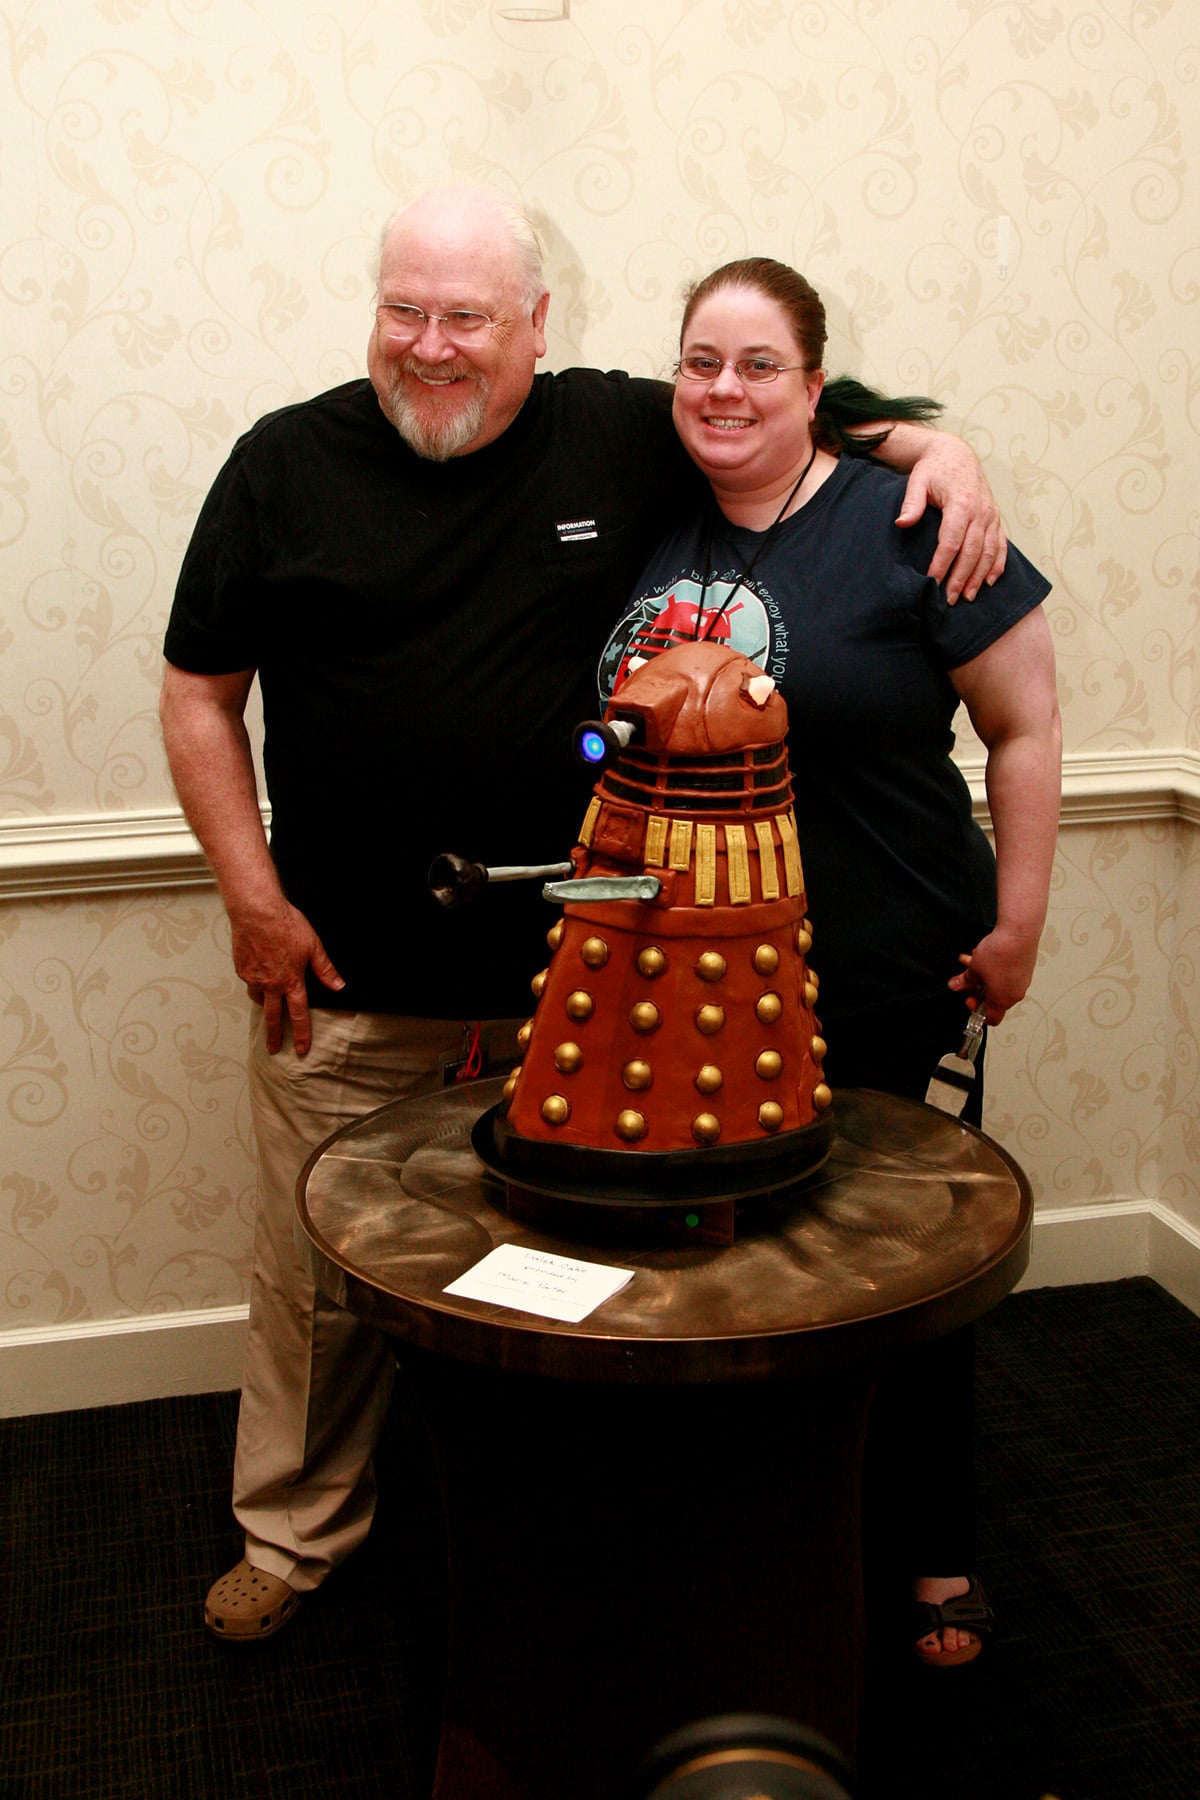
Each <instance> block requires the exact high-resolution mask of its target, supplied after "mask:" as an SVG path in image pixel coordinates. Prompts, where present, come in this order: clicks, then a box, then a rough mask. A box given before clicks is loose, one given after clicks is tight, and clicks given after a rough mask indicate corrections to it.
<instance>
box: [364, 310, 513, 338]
mask: <svg viewBox="0 0 1200 1800" xmlns="http://www.w3.org/2000/svg"><path fill="white" fill-rule="evenodd" d="M375 310H376V314H377V316H378V318H379V321H380V323H381V324H382V325H385V326H386V327H387V330H388V332H389V333H390V335H391V336H392V337H395V338H419V337H420V335H421V333H422V332H423V331H424V329H425V327H426V325H428V324H429V322H430V320H433V321H434V323H435V324H438V325H440V326H441V327H442V330H443V331H444V332H445V334H446V336H447V337H448V338H453V339H455V340H457V339H459V338H473V337H478V336H479V335H480V334H481V333H482V332H485V331H494V330H495V329H496V327H497V325H498V324H499V323H500V321H499V319H489V318H488V316H487V314H486V313H481V312H464V311H462V310H461V309H460V310H458V311H455V312H448V313H427V312H423V311H422V309H421V308H420V307H419V306H406V305H403V304H400V303H396V302H392V301H387V302H385V303H384V304H383V305H382V306H378V307H376V309H375Z"/></svg>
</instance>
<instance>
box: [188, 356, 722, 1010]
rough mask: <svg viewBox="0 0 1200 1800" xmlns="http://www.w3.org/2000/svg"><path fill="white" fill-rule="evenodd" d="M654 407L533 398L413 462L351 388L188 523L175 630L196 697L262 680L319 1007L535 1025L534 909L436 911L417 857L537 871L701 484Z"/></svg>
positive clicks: (557, 396) (284, 418)
mask: <svg viewBox="0 0 1200 1800" xmlns="http://www.w3.org/2000/svg"><path fill="white" fill-rule="evenodd" d="M670 406H671V399H670V390H669V389H668V388H666V387H664V386H663V385H662V384H660V383H658V382H651V381H639V380H631V379H630V378H629V377H627V376H624V375H620V374H608V375H605V374H601V373H600V372H599V371H596V370H588V369H571V370H567V371H565V372H564V373H562V374H558V375H538V376H537V377H536V378H535V380H534V385H533V389H532V391H531V393H530V396H529V399H528V400H527V401H526V403H525V405H524V407H523V408H522V410H521V412H520V413H519V414H518V415H517V418H516V419H515V420H514V422H513V423H512V425H511V426H509V428H508V430H507V431H505V432H504V434H503V435H502V436H501V437H500V438H498V439H497V440H496V441H495V442H493V443H491V444H489V445H487V446H486V447H485V448H483V449H482V450H479V451H475V452H473V453H471V454H469V455H466V456H461V457H455V458H453V459H451V460H450V461H449V462H445V463H433V462H428V461H423V460H422V459H421V458H420V457H418V456H416V455H415V454H414V453H413V452H412V451H411V450H410V449H409V448H408V446H407V445H405V444H404V443H403V442H402V440H401V439H400V437H399V435H398V434H397V432H396V431H395V429H394V427H393V426H392V425H391V424H390V423H389V422H388V420H387V419H386V418H385V417H384V415H383V413H382V411H381V410H380V407H379V403H378V401H377V399H376V397H375V394H374V391H373V389H372V388H371V386H370V384H369V383H368V382H366V381H356V382H351V383H349V384H348V385H347V386H345V387H341V388H336V389H334V390H332V391H331V392H329V393H327V394H322V395H320V396H318V397H317V398H316V399H314V400H311V401H308V402H305V403H303V404H300V405H298V406H292V407H288V408H286V409H285V410H283V411H282V412H279V413H275V414H273V415H271V416H270V417H268V418H266V419H263V420H261V421H260V422H259V423H258V424H257V425H255V426H254V427H253V428H252V430H250V431H249V432H248V433H247V434H246V435H245V436H244V437H243V438H242V439H241V440H240V441H239V442H238V444H237V445H236V447H235V449H234V451H233V453H232V455H231V456H230V458H229V460H228V462H227V463H226V465H225V467H224V469H223V470H222V471H221V473H220V475H219V476H218V478H217V480H216V482H215V484H214V486H213V488H212V491H211V493H210V494H209V497H208V499H207V501H206V502H205V505H204V507H203V509H202V512H201V514H200V518H199V520H198V522H197V525H196V529H195V532H194V534H193V537H192V541H191V544H190V546H189V548H188V552H187V555H186V557H185V559H184V563H183V568H182V571H181V573H180V577H179V585H178V588H177V590H176V595H175V604H174V608H173V610H172V614H171V620H170V624H169V626H168V630H167V636H166V642H165V652H166V656H167V660H168V661H169V662H171V663H174V664H175V665H177V666H178V667H180V668H183V669H187V670H190V671H192V672H194V673H198V674H229V673H232V672H234V671H236V670H241V669H250V668H256V669H257V670H258V671H259V677H260V682H261V686H262V695H263V712H264V722H265V750H264V757H265V766H266V774H267V786H268V793H269V797H270V801H271V807H272V834H271V842H272V852H273V855H274V857H275V861H276V864H277V866H278V869H279V872H280V876H281V879H282V881H283V884H284V888H285V890H286V892H287V894H288V897H289V899H290V900H291V901H292V903H293V904H294V905H296V906H297V907H299V908H300V910H301V911H302V912H303V913H305V914H306V916H307V917H308V918H309V919H310V921H311V922H312V924H313V927H314V929H315V930H316V931H317V933H318V935H319V936H320V938H321V940H322V942H323V943H324V945H325V948H326V949H327V950H328V952H329V954H330V956H331V957H332V959H333V962H334V964H335V966H336V967H337V969H338V970H339V972H340V973H341V974H342V975H343V977H344V978H345V981H346V987H345V989H344V990H343V991H342V992H341V993H339V994H336V995H334V994H330V993H329V992H328V991H327V990H326V989H324V988H322V987H320V986H319V985H318V984H317V983H315V982H312V981H310V991H311V994H312V998H313V999H314V1001H315V1002H316V1003H317V1004H320V1005H326V1006H329V1005H333V1006H344V1007H357V1008H362V1009H364V1010H368V1011H382V1012H404V1013H413V1014H425V1015H429V1016H433V1017H449V1018H458V1017H462V1018H480V1017H488V1016H504V1015H509V1014H515V1013H520V1012H521V1011H523V1010H525V1009H526V1008H530V1009H531V1006H532V1002H531V996H530V994H529V989H528V981H529V977H530V976H531V975H532V974H534V973H536V971H537V969H538V968H539V967H541V966H542V962H543V961H544V960H545V945H544V933H545V931H546V930H547V928H548V927H549V925H550V924H551V923H553V914H552V913H551V910H550V909H549V908H548V907H547V906H546V905H545V903H544V902H543V901H541V900H540V898H539V894H538V885H537V884H536V883H527V882H522V883H515V884H512V885H509V884H505V885H503V886H493V887H490V888H488V889H487V890H486V891H485V892H484V893H483V894H482V895H481V896H480V898H479V899H478V900H477V901H476V902H475V904H474V906H473V907H472V908H469V909H467V910H466V911H463V912H458V913H445V912H443V911H442V910H441V909H440V908H438V906H437V905H436V903H435V902H434V901H433V900H432V899H431V897H430V895H429V892H428V888H427V884H426V875H427V871H428V868H429V864H430V862H431V861H432V859H433V857H434V856H435V855H436V854H437V853H438V852H439V851H442V850H453V851H456V852H458V853H460V854H462V855H465V856H467V857H470V858H471V859H472V860H478V861H481V862H485V863H489V864H497V863H523V862H527V861H529V862H550V861H556V860H559V859H561V858H562V857H564V856H565V855H566V854H567V852H568V851H569V849H570V847H571V845H572V843H573V842H574V841H575V834H576V831H577V828H578V824H579V820H580V818H581V817H582V814H583V810H584V808H585V806H586V803H587V798H588V793H589V791H590V778H589V777H588V776H587V775H586V774H585V773H584V772H583V771H582V770H577V769H576V768H575V767H574V766H573V764H572V758H571V746H570V739H571V731H572V728H573V727H574V725H575V724H576V723H577V722H578V721H579V720H580V719H581V718H586V717H588V716H592V715H594V713H595V709H596V700H595V687H594V685H593V681H592V678H591V671H592V670H593V669H594V668H595V659H596V654H597V651H598V649H599V646H600V645H601V643H602V642H603V640H604V637H605V635H606V633H607V631H608V629H609V628H610V626H611V624H612V621H613V618H614V617H615V616H616V615H617V614H618V613H619V612H620V610H621V607H622V606H623V604H624V603H625V601H626V599H627V597H628V594H629V592H630V590H631V588H632V586H633V583H634V580H635V579H636V577H637V575H638V573H639V571H640V569H641V568H642V566H643V564H644V563H645V561H646V558H647V556H648V555H649V554H650V552H651V550H652V549H653V548H654V546H655V544H656V543H657V541H658V540H659V538H661V536H662V535H663V533H664V531H665V530H666V529H668V528H669V527H670V526H671V524H672V523H673V522H674V520H675V519H676V517H677V516H678V514H679V510H680V508H681V506H682V505H683V504H684V502H685V498H686V496H687V495H688V494H690V493H691V492H693V491H694V489H695V483H696V480H697V477H696V476H695V472H694V471H693V470H692V468H691V465H690V464H689V463H688V462H687V460H686V458H685V457H684V456H683V453H682V451H681V450H680V448H679V446H678V442H677V440H676V437H675V433H674V430H673V427H672V424H671V412H670Z"/></svg>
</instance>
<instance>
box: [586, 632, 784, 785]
mask: <svg viewBox="0 0 1200 1800" xmlns="http://www.w3.org/2000/svg"><path fill="white" fill-rule="evenodd" d="M604 717H605V721H606V722H607V723H609V724H618V723H622V722H623V723H628V724H632V725H633V726H634V728H635V732H636V739H635V741H636V742H637V744H638V746H639V748H641V749H644V750H647V751H649V752H650V753H651V754H652V755H656V756H679V757H691V756H712V755H719V754H720V753H722V752H728V751H736V750H745V749H750V748H753V747H754V746H755V745H759V744H777V743H779V742H780V741H781V740H782V739H783V738H784V737H785V736H786V733H787V706H786V704H785V702H784V699H783V696H782V695H781V694H780V693H779V692H778V690H777V689H776V686H775V683H774V681H773V680H772V678H771V676H770V675H766V674H764V673H763V671H762V669H760V668H759V666H758V664H757V663H754V662H751V660H750V658H749V657H748V656H743V655H742V653H741V652H740V651H739V650H733V649H731V648H730V647H729V645H728V644H716V643H712V642H710V641H709V640H708V639H705V638H701V639H699V640H697V641H696V642H695V643H689V644H676V645H675V646H674V647H673V648H672V649H670V650H667V651H664V652H663V653H662V654H661V655H660V656H655V657H652V658H651V659H650V660H648V661H646V662H642V663H637V662H636V659H635V664H634V665H633V666H632V668H631V673H630V674H629V675H627V676H626V679H625V681H624V682H623V683H622V685H621V686H620V687H619V688H618V689H617V691H616V693H614V695H613V697H612V699H611V700H610V701H609V703H608V706H607V707H606V709H605V713H604Z"/></svg>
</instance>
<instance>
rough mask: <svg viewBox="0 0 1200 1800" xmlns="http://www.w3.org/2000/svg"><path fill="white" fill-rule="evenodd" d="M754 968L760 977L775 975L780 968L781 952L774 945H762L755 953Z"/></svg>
mask: <svg viewBox="0 0 1200 1800" xmlns="http://www.w3.org/2000/svg"><path fill="white" fill-rule="evenodd" d="M754 967H755V969H756V970H757V971H758V973H759V974H760V975H773V974H774V973H775V971H776V969H777V968H778V967H779V952H778V950H777V949H776V948H775V946H774V944H760V945H759V946H758V948H757V950H756V951H755V952H754Z"/></svg>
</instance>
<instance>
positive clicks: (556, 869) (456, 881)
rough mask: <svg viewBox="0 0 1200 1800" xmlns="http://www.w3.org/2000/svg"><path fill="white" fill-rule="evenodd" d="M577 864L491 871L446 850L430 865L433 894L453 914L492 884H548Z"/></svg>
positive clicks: (549, 864)
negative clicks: (514, 882) (520, 882)
mask: <svg viewBox="0 0 1200 1800" xmlns="http://www.w3.org/2000/svg"><path fill="white" fill-rule="evenodd" d="M573 867H574V864H572V863H569V862H556V863H522V864H518V863H515V864H513V865H512V866H511V867H508V866H501V867H499V868H494V869H489V868H487V867H486V866H485V865H484V864H483V863H477V862H468V861H467V859H466V857H465V856H455V855H454V854H453V852H451V851H446V852H445V853H444V854H443V855H441V856H435V857H434V859H433V861H432V863H430V865H429V876H428V880H429V891H430V893H431V894H432V895H433V897H434V899H435V900H436V901H437V902H438V905H439V906H444V907H446V908H447V909H448V910H449V911H453V910H455V908H457V907H460V906H468V905H469V904H470V902H471V901H472V900H474V898H475V896H476V895H477V894H478V893H479V891H480V889H481V888H482V887H485V886H486V885H487V883H488V882H489V881H538V880H542V881H545V880H547V879H549V878H551V877H553V876H555V875H569V874H570V873H571V870H572V868H573Z"/></svg>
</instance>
